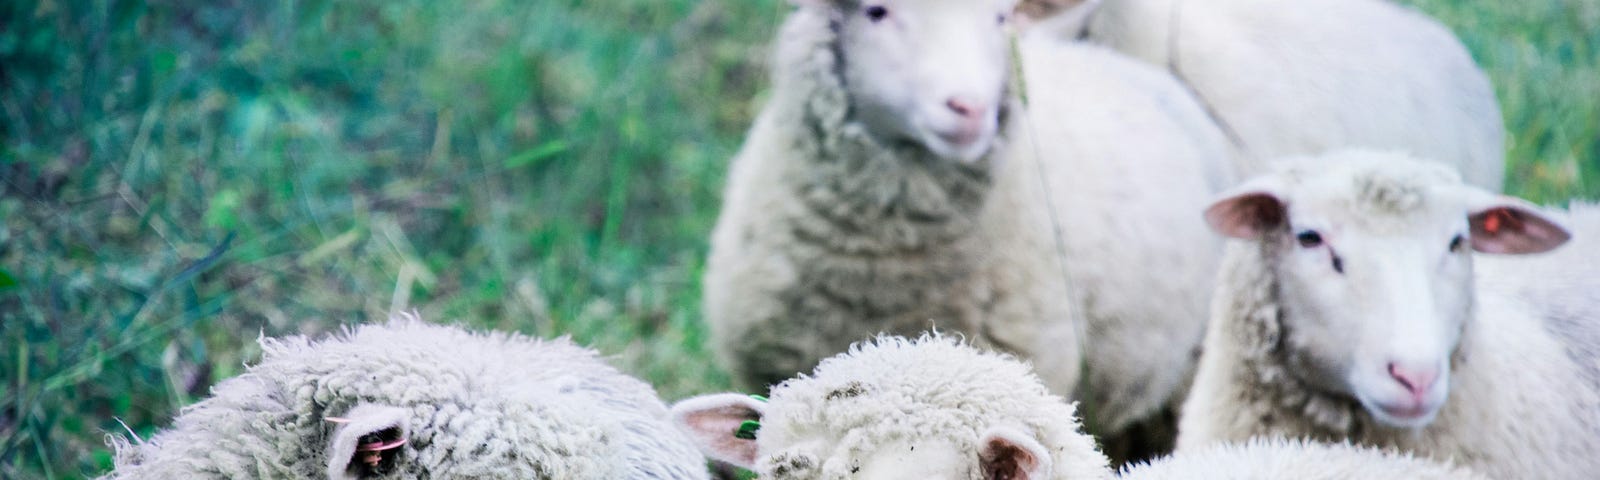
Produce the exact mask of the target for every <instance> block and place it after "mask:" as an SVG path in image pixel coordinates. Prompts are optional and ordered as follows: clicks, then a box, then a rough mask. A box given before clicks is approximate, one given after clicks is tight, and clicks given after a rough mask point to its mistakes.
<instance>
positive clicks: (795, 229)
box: [704, 8, 1231, 433]
mask: <svg viewBox="0 0 1600 480" xmlns="http://www.w3.org/2000/svg"><path fill="white" fill-rule="evenodd" d="M837 41H838V39H837V38H836V37H835V34H834V29H832V28H831V27H830V22H829V20H828V19H827V18H826V17H825V16H823V15H821V14H818V13H816V12H813V11H810V10H808V9H804V8H802V9H800V10H799V11H797V12H795V13H794V14H792V15H791V16H790V18H789V20H788V21H787V22H786V23H785V25H784V27H783V31H782V32H781V33H780V34H779V37H778V43H779V45H778V49H777V50H778V55H777V56H776V58H777V64H776V65H775V75H774V77H775V78H774V82H775V88H774V90H773V98H772V99H771V100H770V101H769V103H768V104H767V105H766V107H765V108H764V110H763V111H762V112H761V114H760V116H759V118H758V119H757V120H756V122H755V125H754V127H753V128H752V129H751V131H750V133H749V135H748V137H747V139H746V141H745V144H744V146H743V148H742V149H741V150H740V152H739V154H738V156H737V157H736V158H735V159H734V161H733V164H732V166H731V170H730V174H729V183H728V186H727V190H726V191H725V194H724V199H723V207H722V212H721V216H720V218H719V219H718V223H717V226H716V230H715V232H714V233H713V235H712V239H711V254H710V259H709V261H708V265H707V271H706V276H705V282H704V285H705V312H706V317H707V322H708V323H709V325H710V328H711V332H712V337H713V343H714V346H715V350H716V351H717V353H718V355H719V357H720V359H721V360H722V363H723V365H725V366H726V367H728V368H729V370H730V371H732V372H733V374H734V377H735V379H736V381H738V382H739V384H740V385H741V386H742V387H744V388H750V389H760V388H763V387H764V386H766V385H768V384H771V383H775V382H777V381H780V380H782V379H786V378H789V377H792V376H793V375H795V374H797V373H800V372H804V371H808V370H809V369H810V368H811V367H812V366H814V365H815V364H816V362H817V361H819V360H820V359H822V358H826V357H828V356H830V355H833V354H835V353H838V352H841V351H844V350H845V348H846V347H847V346H848V345H850V344H851V343H853V342H856V341H860V340H863V339H867V338H871V337H873V336H874V335H877V334H879V333H894V334H903V335H915V334H917V333H918V332H922V331H926V330H928V329H929V328H930V327H935V326H936V327H938V328H940V329H943V330H946V331H951V332H960V333H962V334H965V335H966V336H967V337H968V338H970V339H971V340H972V341H973V342H974V343H975V344H977V345H980V346H984V347H992V348H997V349H1000V350H1003V351H1007V352H1010V353H1013V354H1016V355H1018V356H1019V357H1021V358H1025V359H1027V360H1029V361H1030V362H1032V363H1033V365H1034V366H1035V367H1036V368H1037V369H1038V371H1039V374H1040V376H1041V377H1042V378H1043V380H1044V381H1045V383H1046V384H1047V385H1048V386H1049V387H1050V388H1051V390H1052V391H1054V392H1056V393H1057V394H1062V395H1070V394H1074V393H1080V394H1081V393H1086V394H1085V395H1084V396H1083V397H1084V398H1083V400H1084V401H1085V402H1086V403H1087V404H1088V407H1087V410H1088V411H1090V412H1092V414H1091V415H1090V421H1091V423H1092V424H1093V426H1095V427H1097V430H1098V431H1101V432H1106V433H1112V432H1116V431H1118V430H1120V429H1122V428H1123V427H1125V426H1127V425H1128V424H1129V423H1131V422H1134V421H1136V420H1139V419H1141V418H1146V417H1148V416H1150V415H1151V414H1153V413H1155V412H1157V411H1158V410H1160V409H1161V408H1163V406H1164V405H1166V404H1168V402H1169V401H1170V400H1171V399H1172V398H1173V397H1174V396H1175V395H1177V394H1178V392H1180V391H1181V390H1182V388H1183V386H1184V385H1185V384H1186V383H1187V381H1188V380H1187V379H1188V377H1189V372H1191V371H1192V365H1193V354H1194V350H1195V347H1196V346H1197V345H1198V343H1199V339H1200V337H1201V332H1202V329H1203V325H1202V324H1203V321H1204V317H1205V315H1204V312H1205V304H1206V298H1207V296H1208V295H1209V290H1210V275H1211V273H1210V272H1212V271H1214V268H1215V265H1216V261H1217V256H1218V255H1219V252H1220V242H1218V241H1217V240H1215V239H1214V238H1213V237H1212V236H1211V235H1209V234H1208V233H1207V232H1206V231H1205V227H1204V224H1203V222H1201V221H1200V220H1199V219H1197V218H1195V216H1194V215H1193V213H1192V209H1193V208H1195V207H1196V206H1198V205H1200V204H1202V203H1203V202H1204V201H1205V200H1206V199H1208V198H1209V197H1210V195H1211V194H1212V193H1214V192H1215V191H1216V190H1218V189H1220V188H1221V187H1222V186H1224V185H1226V184H1227V183H1228V182H1229V181H1230V177H1231V172H1230V171H1229V168H1230V167H1229V166H1228V162H1229V159H1228V158H1227V157H1228V156H1229V155H1230V152H1229V150H1228V147H1227V145H1226V139H1225V138H1224V137H1223V136H1222V135H1221V133H1220V132H1219V131H1217V130H1216V128H1215V127H1214V126H1212V125H1211V124H1210V122H1209V120H1208V119H1207V118H1206V116H1205V113H1204V111H1203V110H1202V109H1201V108H1200V107H1199V106H1198V105H1197V104H1196V103H1195V102H1194V101H1193V99H1192V98H1190V97H1189V96H1188V94H1187V93H1186V92H1185V91H1184V90H1183V88H1182V87H1181V86H1180V85H1179V84H1178V83H1176V82H1175V81H1174V80H1173V79H1172V78H1171V77H1170V76H1169V75H1167V74H1166V73H1164V72H1161V71H1159V70H1158V69H1155V68H1152V67H1149V66H1147V65H1144V64H1141V63H1139V62H1136V61H1132V60H1128V59H1125V58H1122V57H1120V56H1118V55H1116V54H1114V53H1112V52H1110V51H1108V50H1105V49H1102V48H1098V47H1094V46H1088V45H1081V44H1077V45H1071V44H1064V43H1058V42H1054V41H1049V40H1046V39H1040V38H1033V39H1028V40H1023V41H1022V42H1021V44H1020V45H1019V49H1020V53H1021V56H1022V58H1023V65H1024V66H1025V67H1024V68H1023V75H1024V78H1025V80H1026V82H1025V83H1026V84H1027V85H1028V87H1029V91H1028V95H1027V104H1026V105H1022V104H1021V102H1020V101H1018V100H1016V99H1013V101H1011V102H1010V103H1009V104H1007V105H1006V107H1005V108H1006V109H1008V111H1007V113H1006V114H1005V116H1004V117H1003V119H1002V120H1003V125H1002V126H1001V128H1002V130H1001V135H1000V138H998V139H997V141H996V145H995V147H994V148H993V150H991V151H990V152H989V153H988V154H987V155H986V156H985V157H984V158H982V159H980V160H977V161H975V162H971V163H959V164H958V163H955V162H949V161H943V160H941V159H937V158H929V156H928V154H927V152H925V151H923V150H921V149H920V148H918V147H915V146H905V145H898V146H885V145H881V144H879V143H878V141H877V140H876V139H874V138H873V137H871V136H870V135H868V134H867V133H865V132H864V130H863V127H862V126H861V125H860V124H859V123H858V122H856V120H855V119H853V118H852V117H851V114H850V112H851V108H850V107H851V106H850V103H849V100H848V96H847V95H845V94H844V91H843V90H842V89H843V88H844V87H843V86H841V84H840V82H839V79H838V77H837V75H836V65H837V62H838V61H839V60H838V59H837V58H835V53H836V52H837V51H838V49H837V48H835V46H836V45H835V42H837ZM1052 213H1053V214H1054V215H1055V216H1054V217H1052V216H1051V215H1052ZM1058 228H1059V236H1060V238H1059V243H1058V238H1057V233H1058V232H1057V229H1058ZM1063 263H1064V267H1063ZM1145 267H1152V268H1145ZM1063 272H1065V273H1063ZM1066 278H1070V282H1071V285H1070V288H1069V286H1068V285H1067V284H1066V283H1067V281H1068V280H1066ZM1151 299H1160V300H1159V301H1152V300H1151ZM1080 330H1081V331H1085V332H1086V333H1087V335H1088V338H1086V339H1080V338H1079V337H1078V332H1079V331H1080ZM1080 345H1085V346H1086V347H1087V352H1082V351H1080ZM1085 361H1087V364H1088V369H1087V371H1088V372H1089V374H1090V376H1089V378H1087V380H1088V381H1087V383H1086V385H1087V387H1086V389H1085V390H1083V391H1079V390H1078V388H1079V385H1080V378H1079V377H1080V372H1081V371H1083V370H1084V369H1083V367H1084V365H1083V364H1084V363H1085Z"/></svg>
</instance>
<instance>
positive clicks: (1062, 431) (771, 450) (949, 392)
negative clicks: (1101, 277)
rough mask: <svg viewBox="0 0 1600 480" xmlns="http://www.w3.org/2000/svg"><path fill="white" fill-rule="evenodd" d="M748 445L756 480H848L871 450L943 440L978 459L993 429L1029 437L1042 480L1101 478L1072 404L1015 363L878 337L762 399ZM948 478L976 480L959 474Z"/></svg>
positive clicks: (947, 346)
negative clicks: (1037, 451) (1048, 464)
mask: <svg viewBox="0 0 1600 480" xmlns="http://www.w3.org/2000/svg"><path fill="white" fill-rule="evenodd" d="M761 421H762V427H761V431H760V433H759V434H758V435H757V437H756V441H757V444H758V451H760V452H761V457H760V458H758V459H757V464H756V469H757V471H758V472H760V473H761V474H762V475H763V478H771V479H773V480H783V479H848V478H852V476H851V473H853V472H854V469H855V468H857V467H859V466H860V465H861V464H862V462H863V460H864V459H865V456H867V455H870V454H872V453H873V451H874V450H875V448H876V447H878V446H880V445H883V444H887V443H890V442H892V441H894V440H897V439H943V440H948V441H951V442H953V443H954V445H955V447H956V448H957V451H970V452H976V451H978V445H977V443H978V439H979V437H980V435H982V434H983V432H984V431H985V430H987V429H988V428H990V427H993V426H1011V427H1016V428H1020V429H1022V430H1023V431H1024V432H1025V433H1027V434H1030V435H1032V436H1034V437H1035V438H1036V439H1037V440H1038V441H1039V443H1040V444H1041V445H1042V446H1044V448H1045V449H1046V450H1049V451H1050V452H1051V454H1052V457H1053V458H1052V460H1053V462H1054V464H1055V465H1056V469H1055V474H1054V476H1053V477H1052V478H1057V479H1095V478H1110V468H1109V467H1108V466H1107V460H1106V458H1105V457H1104V456H1102V455H1101V454H1100V453H1099V452H1098V451H1096V450H1095V446H1094V440H1093V439H1092V438H1090V437H1089V436H1088V435H1085V434H1083V433H1081V432H1079V431H1078V426H1079V425H1078V420H1077V417H1076V416H1075V415H1074V411H1073V407H1072V405H1070V404H1068V403H1066V402H1065V401H1063V400H1062V399H1061V398H1060V397H1057V396H1055V395H1052V394H1051V393H1050V392H1049V391H1048V390H1046V389H1045V388H1044V385H1043V384H1041V383H1040V382H1039V379H1038V377H1035V376H1034V374H1033V372H1032V371H1031V370H1030V369H1029V368H1028V367H1027V366H1026V365H1024V364H1022V363H1020V362H1017V361H1016V360H1014V359H1012V358H1011V357H1009V356H1005V355H1001V354H995V353H986V352H981V351H979V350H977V349H975V348H973V347H970V346H967V345H963V344H961V343H960V342H959V341H957V340H955V339H952V338H948V337H941V336H937V335H929V336H923V337H922V338H920V339H918V340H906V339H904V338H899V337H880V338H878V339H877V340H875V341H871V342H863V343H859V344H856V345H855V346H852V347H851V349H850V351H848V352H846V353H843V354H840V355H838V356H835V357H832V358H829V359H827V360H823V361H822V363H821V364H820V365H818V366H817V369H816V371H815V372H814V373H813V374H812V375H809V376H801V377H798V378H795V379H791V380H789V381H786V382H783V384H781V385H779V386H778V387H776V388H774V389H773V390H772V398H771V400H770V401H769V403H768V405H767V408H766V414H765V415H764V416H763V417H762V419H761ZM960 473H962V474H965V475H955V476H953V477H951V478H978V476H977V475H975V474H976V473H977V472H960Z"/></svg>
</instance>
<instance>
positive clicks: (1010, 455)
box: [978, 427, 1054, 480]
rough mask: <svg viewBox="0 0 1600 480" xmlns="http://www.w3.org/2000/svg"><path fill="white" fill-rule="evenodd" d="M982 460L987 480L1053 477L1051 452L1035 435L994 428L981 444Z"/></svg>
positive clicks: (985, 433) (980, 441)
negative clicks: (1051, 475)
mask: <svg viewBox="0 0 1600 480" xmlns="http://www.w3.org/2000/svg"><path fill="white" fill-rule="evenodd" d="M978 461H979V462H980V463H981V464H982V467H983V479H984V480H1040V479H1045V478H1050V474H1051V470H1052V469H1053V467H1054V465H1053V461H1052V460H1051V459H1050V452H1049V451H1048V450H1045V448H1044V445H1040V444H1039V441H1038V440H1035V439H1034V438H1033V437H1032V436H1029V435H1026V434H1023V433H1022V432H1021V431H1018V430H1016V429H1013V428H1009V427H994V428H990V429H989V431H987V432H984V434H983V438H982V439H981V440H979V441H978Z"/></svg>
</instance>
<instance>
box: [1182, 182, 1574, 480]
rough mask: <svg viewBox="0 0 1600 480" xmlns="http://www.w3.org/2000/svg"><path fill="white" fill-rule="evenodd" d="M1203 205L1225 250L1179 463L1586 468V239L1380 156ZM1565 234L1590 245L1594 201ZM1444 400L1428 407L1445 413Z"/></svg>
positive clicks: (1531, 211)
mask: <svg viewBox="0 0 1600 480" xmlns="http://www.w3.org/2000/svg"><path fill="white" fill-rule="evenodd" d="M1290 163H1291V164H1292V165H1290V166H1288V167H1285V168H1283V169H1282V170H1281V171H1279V172H1277V173H1275V174H1272V175H1267V176H1263V177H1260V178H1257V179H1255V180H1252V181H1250V182H1248V183H1246V184H1244V185H1242V186H1240V187H1238V189H1237V190H1235V191H1234V192H1232V193H1229V194H1227V195H1225V196H1223V197H1222V199H1221V200H1218V201H1217V202H1216V203H1214V204H1212V205H1211V207H1210V208H1209V209H1207V210H1206V218H1207V220H1208V221H1209V222H1210V223H1211V225H1212V226H1213V228H1215V229H1216V230H1217V231H1219V232H1221V233H1223V234H1224V235H1227V236H1229V237H1234V238H1239V239H1244V240H1247V241H1246V242H1235V243H1234V244H1233V245H1230V246H1229V248H1228V254H1227V256H1226V257H1225V258H1226V259H1225V261H1224V269H1223V271H1222V276H1221V278H1220V280H1219V287H1218V291H1217V295H1216V298H1215V302H1214V304H1213V315H1212V317H1211V324H1210V326H1209V331H1208V333H1207V337H1206V344H1205V355H1204V356H1203V357H1202V358H1201V360H1200V367H1199V372H1198V373H1197V374H1196V376H1195V380H1194V386H1193V390H1192V392H1191V395H1190V397H1189V399H1188V401H1187V403H1185V404H1184V408H1183V412H1184V416H1183V420H1182V423H1181V424H1180V429H1179V432H1180V436H1179V451H1180V452H1181V451H1183V450H1184V449H1187V448H1192V447H1197V446H1200V445H1204V444H1207V443H1212V442H1218V441H1241V440H1244V439H1247V438H1251V437H1254V436H1262V435H1268V436H1286V437H1292V438H1301V437H1304V438H1312V439H1319V440H1332V441H1337V440H1346V439H1348V440H1350V441H1353V442H1355V443H1358V444H1365V445H1376V446H1383V447H1395V448H1398V449H1400V450H1403V451H1408V452H1412V453H1415V454H1417V455H1421V456H1426V457H1431V458H1435V459H1453V460H1455V461H1457V462H1460V463H1461V464H1463V465H1466V466H1470V467H1472V468H1473V469H1475V470H1478V471H1480V472H1482V473H1485V474H1487V475H1490V476H1492V477H1495V478H1545V479H1577V478H1594V475H1595V472H1600V455H1595V452H1600V275H1596V271H1595V270H1594V268H1595V267H1594V266H1595V265H1596V264H1597V260H1600V242H1597V241H1596V240H1594V239H1593V238H1588V239H1582V240H1580V241H1577V242H1574V244H1573V245H1568V246H1566V247H1565V248H1561V249H1559V250H1555V251H1553V252H1551V253H1547V254H1544V255H1529V256H1524V257H1515V258H1494V257H1493V256H1492V255H1473V254H1472V253H1471V252H1472V251H1473V250H1476V251H1478V252H1483V253H1489V254H1533V253H1539V252H1545V251H1549V250H1552V249H1555V248H1556V247H1557V246H1560V245H1562V244H1563V243H1564V242H1566V241H1567V239H1568V238H1569V234H1568V232H1567V230H1566V229H1565V228H1564V227H1562V226H1561V223H1563V222H1561V221H1559V220H1557V217H1556V216H1553V215H1552V214H1547V213H1544V212H1541V211H1540V210H1539V209H1538V208H1536V207H1534V206H1533V205H1531V204H1528V203H1526V202H1522V201H1520V200H1517V199H1513V198H1509V197H1502V196H1497V195H1494V194H1491V193H1489V192H1486V191H1483V190H1479V189H1477V188H1474V187H1469V186H1466V185H1464V184H1462V183H1461V181H1460V179H1459V177H1458V176H1456V175H1455V173H1454V172H1452V171H1449V170H1448V169H1447V168H1445V167H1442V166H1438V165H1433V164H1428V163H1423V162H1420V161H1417V160H1413V159H1411V158H1410V157H1407V156H1403V155H1399V154H1387V153H1374V152H1363V151H1355V152H1340V153H1334V154H1328V155H1324V156H1322V157H1319V158H1312V159H1299V160H1292V161H1290ZM1569 217H1570V222H1571V224H1573V225H1575V226H1576V227H1577V231H1578V232H1579V233H1580V234H1581V235H1600V208H1596V207H1594V206H1582V205H1574V206H1573V208H1572V210H1571V212H1570V214H1569ZM1447 400H1448V401H1447Z"/></svg>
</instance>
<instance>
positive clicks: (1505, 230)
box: [1470, 206, 1572, 254]
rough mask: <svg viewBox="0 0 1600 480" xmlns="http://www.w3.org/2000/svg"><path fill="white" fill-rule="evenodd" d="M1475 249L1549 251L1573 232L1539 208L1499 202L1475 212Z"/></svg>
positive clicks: (1565, 240)
mask: <svg viewBox="0 0 1600 480" xmlns="http://www.w3.org/2000/svg"><path fill="white" fill-rule="evenodd" d="M1470 221H1471V223H1472V249H1473V250H1477V251H1479V252H1483V253H1499V254H1524V253H1540V252H1546V251H1550V250H1552V249H1554V248H1556V247H1559V246H1561V245H1562V244H1564V243H1566V242H1567V240H1569V239H1571V238H1572V234H1571V233H1568V232H1567V229H1566V228H1563V227H1562V226H1560V225H1558V224H1556V223H1555V222H1554V221H1552V220H1550V219H1548V218H1545V217H1544V216H1543V215H1541V214H1540V213H1539V212H1537V211H1532V210H1527V209H1523V208H1520V207H1516V206H1497V207H1493V208H1489V209H1486V210H1483V211H1480V212H1477V213H1474V214H1472V217H1471V218H1470Z"/></svg>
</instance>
